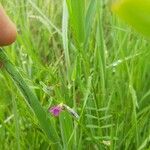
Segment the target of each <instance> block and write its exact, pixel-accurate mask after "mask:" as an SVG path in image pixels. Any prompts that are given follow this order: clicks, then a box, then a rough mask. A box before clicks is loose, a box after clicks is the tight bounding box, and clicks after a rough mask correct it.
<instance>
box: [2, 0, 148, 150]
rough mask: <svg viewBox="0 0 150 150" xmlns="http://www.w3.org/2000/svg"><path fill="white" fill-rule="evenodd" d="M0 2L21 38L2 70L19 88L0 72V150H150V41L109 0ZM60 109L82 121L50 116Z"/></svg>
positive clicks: (10, 48)
mask: <svg viewBox="0 0 150 150" xmlns="http://www.w3.org/2000/svg"><path fill="white" fill-rule="evenodd" d="M1 2H2V4H3V5H4V6H5V8H6V10H7V12H8V14H9V15H10V16H11V18H12V20H14V21H15V22H16V24H17V27H18V32H19V34H18V39H17V41H16V43H14V44H13V45H12V46H10V47H6V48H5V53H7V57H8V59H9V60H10V61H11V62H12V63H13V64H14V65H15V66H16V67H14V65H13V66H12V64H11V63H10V62H9V61H6V62H7V65H6V66H5V67H6V68H7V71H8V72H10V71H12V72H13V74H11V75H12V76H15V78H14V80H15V82H17V83H19V84H18V85H19V87H20V85H21V87H22V86H23V89H22V90H21V92H20V90H19V88H18V87H17V86H15V85H14V82H13V81H12V79H11V78H10V75H8V73H7V72H6V71H5V69H4V67H3V68H1V69H0V70H1V71H0V108H1V113H0V143H1V144H0V149H5V150H9V149H31V150H35V149H43V150H45V149H47V150H48V149H52V150H55V149H66V150H72V149H73V150H75V149H77V150H84V149H97V150H99V149H100V150H105V149H111V150H116V149H121V150H125V149H127V150H134V149H139V150H145V149H146V150H148V149H149V142H150V139H149V133H150V123H149V118H150V111H149V110H150V106H149V103H150V86H149V85H150V74H149V68H150V61H149V59H150V52H149V49H150V44H149V41H147V40H146V39H144V38H143V37H142V36H140V35H139V34H137V33H136V32H134V31H132V30H131V29H130V28H128V27H127V26H126V25H124V24H123V23H122V22H120V20H119V19H118V18H117V17H116V16H115V15H113V14H112V13H111V10H110V7H109V5H107V3H106V1H100V0H66V1H65V0H63V1H59V0H34V1H33V0H24V1H23V0H11V1H4V0H3V1H1ZM143 5H144V4H143ZM1 54H2V52H1ZM1 56H3V55H1ZM0 64H1V61H0ZM18 72H19V74H18ZM20 75H21V76H20ZM18 80H19V81H18ZM21 93H22V94H21ZM24 95H26V101H27V103H26V101H25V99H24ZM60 103H64V104H66V105H68V106H69V107H71V108H73V109H74V110H75V111H76V112H77V113H78V115H79V120H75V119H74V118H73V117H72V116H71V115H70V114H68V113H67V112H65V111H63V112H62V113H61V115H60V116H59V117H54V116H52V115H51V114H50V113H49V112H48V108H49V107H52V106H54V105H58V104H60ZM28 104H30V105H28ZM47 135H48V136H47ZM48 137H49V138H48ZM56 141H59V143H58V142H56ZM59 144H60V145H59ZM59 146H60V147H62V148H60V147H59Z"/></svg>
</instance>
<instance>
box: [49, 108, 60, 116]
mask: <svg viewBox="0 0 150 150" xmlns="http://www.w3.org/2000/svg"><path fill="white" fill-rule="evenodd" d="M49 111H50V112H51V113H52V115H54V116H56V117H57V116H59V114H60V113H61V111H62V107H61V106H59V105H58V106H54V107H52V108H50V109H49Z"/></svg>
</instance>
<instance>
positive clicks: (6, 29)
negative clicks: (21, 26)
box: [0, 5, 17, 46]
mask: <svg viewBox="0 0 150 150" xmlns="http://www.w3.org/2000/svg"><path fill="white" fill-rule="evenodd" d="M16 36H17V30H16V27H15V25H14V23H13V22H12V21H11V20H10V19H9V17H8V16H7V14H6V13H5V11H4V9H3V7H2V6H1V5H0V46H6V45H10V44H11V43H13V42H14V41H15V40H16Z"/></svg>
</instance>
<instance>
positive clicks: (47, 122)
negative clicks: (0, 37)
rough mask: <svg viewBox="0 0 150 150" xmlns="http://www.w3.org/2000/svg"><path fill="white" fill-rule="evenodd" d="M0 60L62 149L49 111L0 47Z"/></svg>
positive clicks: (49, 133) (47, 132) (50, 135)
mask: <svg viewBox="0 0 150 150" xmlns="http://www.w3.org/2000/svg"><path fill="white" fill-rule="evenodd" d="M0 62H1V63H2V64H3V68H4V69H5V70H6V71H7V72H8V74H9V75H10V76H11V78H12V79H13V81H14V83H15V84H16V85H17V87H18V88H19V89H20V91H21V93H22V94H23V96H24V98H25V99H26V101H27V103H28V104H29V106H30V107H31V108H32V110H33V111H34V113H35V115H36V117H37V119H38V121H39V123H40V125H41V127H42V129H43V130H44V131H45V133H46V135H47V136H48V138H49V139H50V140H51V141H52V142H54V143H57V144H56V145H57V147H58V149H61V145H60V142H59V136H58V134H57V132H56V130H55V128H54V126H53V124H52V123H51V121H50V119H49V117H48V116H47V113H46V112H45V111H44V109H43V108H42V106H41V104H40V102H39V100H38V98H37V96H36V95H35V94H34V93H33V91H32V90H31V89H30V88H29V86H28V85H27V84H26V82H25V81H24V79H23V78H22V76H21V75H20V73H19V72H18V70H17V69H16V68H15V67H14V65H13V64H12V63H11V62H10V61H9V59H8V57H7V55H6V54H5V52H4V50H3V49H1V48H0Z"/></svg>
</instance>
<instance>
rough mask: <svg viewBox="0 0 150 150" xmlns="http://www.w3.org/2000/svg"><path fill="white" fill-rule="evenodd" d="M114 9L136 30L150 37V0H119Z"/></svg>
mask: <svg viewBox="0 0 150 150" xmlns="http://www.w3.org/2000/svg"><path fill="white" fill-rule="evenodd" d="M112 9H113V11H114V12H116V13H117V15H118V16H119V17H121V18H122V19H123V20H125V21H126V22H127V23H128V24H130V25H131V26H133V27H134V28H135V29H136V30H138V31H139V32H141V33H143V34H144V35H146V36H148V37H150V1H149V0H118V1H117V2H115V3H114V4H113V6H112Z"/></svg>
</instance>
